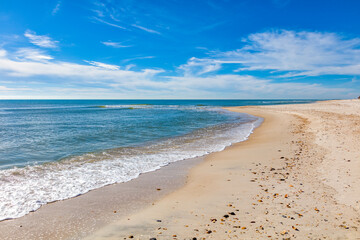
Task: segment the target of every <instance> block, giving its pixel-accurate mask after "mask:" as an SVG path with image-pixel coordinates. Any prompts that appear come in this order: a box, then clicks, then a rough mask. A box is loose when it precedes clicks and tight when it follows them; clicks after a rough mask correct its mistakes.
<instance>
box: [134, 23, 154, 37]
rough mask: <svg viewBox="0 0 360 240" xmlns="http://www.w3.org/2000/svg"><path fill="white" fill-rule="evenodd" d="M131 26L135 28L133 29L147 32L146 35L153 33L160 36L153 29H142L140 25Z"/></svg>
mask: <svg viewBox="0 0 360 240" xmlns="http://www.w3.org/2000/svg"><path fill="white" fill-rule="evenodd" d="M131 26H133V27H135V28H138V29H141V30H143V31H145V32H148V33H155V34H159V35H161V33H160V32H158V31H155V30H153V29H150V28H146V27H143V26H140V25H137V24H132V25H131Z"/></svg>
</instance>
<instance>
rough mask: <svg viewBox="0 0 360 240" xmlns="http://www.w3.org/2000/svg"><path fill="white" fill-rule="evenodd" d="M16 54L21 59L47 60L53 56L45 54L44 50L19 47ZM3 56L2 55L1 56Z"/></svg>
mask: <svg viewBox="0 0 360 240" xmlns="http://www.w3.org/2000/svg"><path fill="white" fill-rule="evenodd" d="M14 56H15V57H16V58H17V59H19V60H22V61H23V60H34V61H47V60H51V59H53V57H51V56H49V55H47V54H45V53H44V52H43V51H40V50H38V49H34V48H19V49H18V50H17V51H16V52H15V53H14ZM0 57H1V56H0Z"/></svg>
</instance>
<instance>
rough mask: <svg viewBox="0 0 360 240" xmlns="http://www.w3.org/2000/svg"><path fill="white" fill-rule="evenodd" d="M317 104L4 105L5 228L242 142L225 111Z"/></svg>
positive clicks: (0, 143)
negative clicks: (46, 208)
mask: <svg viewBox="0 0 360 240" xmlns="http://www.w3.org/2000/svg"><path fill="white" fill-rule="evenodd" d="M307 102H312V101H311V100H1V101H0V220H4V219H10V218H17V217H21V216H24V215H25V214H27V213H29V212H31V211H34V210H36V209H38V208H39V207H40V206H41V205H43V204H46V203H49V202H53V201H57V200H62V199H67V198H71V197H75V196H78V195H80V194H84V193H86V192H88V191H90V190H92V189H96V188H100V187H102V186H105V185H109V184H113V183H117V182H126V181H129V180H131V179H134V178H136V177H138V176H139V175H140V174H141V173H145V172H149V171H154V170H156V169H159V168H160V167H162V166H165V165H167V164H169V163H171V162H175V161H180V160H184V159H188V158H194V157H198V156H203V155H206V154H208V153H211V152H216V151H221V150H223V149H224V148H225V147H227V146H229V145H231V144H232V143H235V142H240V141H244V140H246V139H247V137H248V136H249V135H250V134H251V132H252V131H253V129H254V128H255V127H256V126H258V125H259V124H260V122H261V119H259V118H257V117H254V116H251V115H248V114H243V113H234V112H229V111H226V110H223V109H222V108H221V107H223V106H241V105H267V104H288V103H307Z"/></svg>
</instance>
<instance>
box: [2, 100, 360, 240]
mask: <svg viewBox="0 0 360 240" xmlns="http://www.w3.org/2000/svg"><path fill="white" fill-rule="evenodd" d="M228 109H229V110H231V111H239V112H246V113H249V114H252V115H256V116H261V117H263V118H264V119H265V121H264V123H263V124H262V125H261V126H260V127H259V128H257V129H256V130H255V132H254V134H252V135H251V136H250V138H249V140H248V141H245V142H241V143H238V144H234V145H233V146H231V147H229V148H227V149H226V150H224V151H222V152H218V153H213V154H210V155H208V156H207V157H206V159H205V161H203V162H201V163H200V164H198V165H197V166H195V167H193V168H192V169H191V170H190V172H189V175H188V178H187V181H186V184H185V185H183V186H182V187H180V188H179V189H178V190H176V191H174V192H172V193H170V192H171V191H172V190H173V189H174V185H176V186H177V188H178V187H179V186H180V185H181V184H179V183H182V181H183V180H185V179H183V178H181V176H178V177H177V178H176V179H174V181H175V182H176V183H175V184H174V183H171V181H170V183H169V181H168V180H169V179H171V177H172V175H174V174H175V173H176V172H179V171H177V168H179V170H181V171H180V172H181V174H183V173H184V172H185V171H186V170H185V169H186V167H184V166H187V165H186V164H185V165H176V164H179V163H175V164H174V165H173V164H170V166H169V168H170V169H172V171H167V170H166V168H164V169H163V170H160V171H156V172H153V173H149V174H144V175H143V176H140V178H138V179H136V180H134V181H131V182H129V183H126V184H115V185H111V186H108V187H105V188H101V189H98V190H95V191H92V192H90V193H88V194H85V195H82V196H80V197H78V198H73V199H69V200H66V201H60V202H56V203H53V204H48V205H46V206H45V207H44V208H41V209H40V210H39V211H36V212H34V213H32V214H29V215H27V216H25V217H23V218H19V219H15V220H11V221H4V222H0V238H1V239H5V237H7V238H8V239H41V238H42V239H78V238H83V236H85V235H88V236H87V237H86V239H151V238H156V239H294V238H297V239H360V203H359V201H360V142H359V136H360V101H357V100H344V101H326V102H318V103H314V104H304V105H278V106H254V107H235V108H228ZM178 166H179V167H178ZM164 173H166V174H164ZM181 174H180V175H181ZM175 175H176V174H175ZM159 176H160V177H159ZM179 179H180V180H179ZM181 179H182V180H181ZM157 186H161V188H162V190H161V191H157V190H156V188H157ZM175 188H176V187H175ZM124 191H125V192H126V193H131V194H132V195H131V197H129V196H124ZM139 193H141V194H139ZM156 199H158V200H156ZM152 202H154V204H153V205H152V204H151V203H152ZM113 210H117V211H118V212H116V213H113ZM111 222H112V223H111ZM20 225H21V226H22V227H20ZM97 229H98V230H97ZM95 230H96V231H95ZM89 233H90V234H89Z"/></svg>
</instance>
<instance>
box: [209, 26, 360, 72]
mask: <svg viewBox="0 0 360 240" xmlns="http://www.w3.org/2000/svg"><path fill="white" fill-rule="evenodd" d="M244 43H245V46H244V47H242V48H240V49H237V50H235V51H228V52H220V53H217V54H215V55H214V56H213V59H217V60H218V61H220V62H222V64H227V63H231V64H234V63H235V64H238V65H239V66H240V67H239V68H238V70H239V71H242V70H250V71H257V70H274V71H280V72H291V73H288V74H287V75H284V76H287V77H289V76H300V75H307V76H317V75H324V74H345V75H346V74H356V75H358V74H360V64H359V62H360V48H359V47H360V39H359V38H353V39H344V38H342V37H341V36H339V35H337V34H334V33H320V32H305V31H303V32H294V31H275V32H264V33H256V34H251V35H249V37H248V38H246V39H244Z"/></svg>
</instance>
